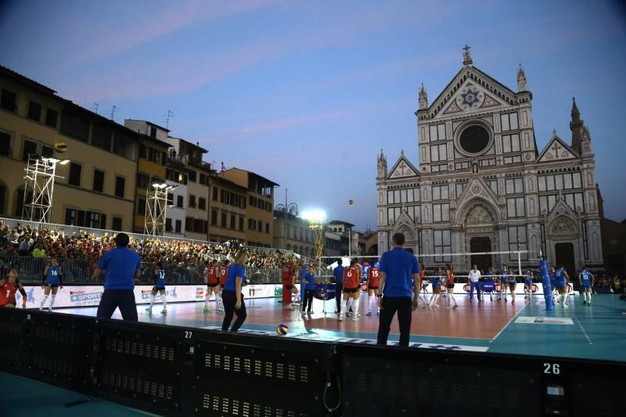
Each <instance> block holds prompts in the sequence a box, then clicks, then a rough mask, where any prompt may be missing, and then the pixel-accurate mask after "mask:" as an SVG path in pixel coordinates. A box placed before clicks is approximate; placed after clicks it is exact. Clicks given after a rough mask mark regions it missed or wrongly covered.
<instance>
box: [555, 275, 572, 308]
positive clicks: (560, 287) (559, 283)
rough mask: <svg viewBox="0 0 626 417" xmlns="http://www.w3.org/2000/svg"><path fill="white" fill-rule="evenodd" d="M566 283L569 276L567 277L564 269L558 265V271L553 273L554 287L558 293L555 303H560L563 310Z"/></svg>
mask: <svg viewBox="0 0 626 417" xmlns="http://www.w3.org/2000/svg"><path fill="white" fill-rule="evenodd" d="M567 281H569V275H567V271H566V270H565V267H564V266H563V265H559V269H557V270H556V272H555V273H554V285H555V286H556V289H557V291H558V292H559V295H558V297H557V300H556V302H557V303H560V302H562V303H563V308H567Z"/></svg>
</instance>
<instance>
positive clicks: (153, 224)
mask: <svg viewBox="0 0 626 417" xmlns="http://www.w3.org/2000/svg"><path fill="white" fill-rule="evenodd" d="M176 187H178V185H168V184H166V183H164V182H162V183H159V182H155V183H152V190H150V189H149V188H148V189H147V190H146V215H145V221H144V233H145V234H147V235H152V236H161V235H163V233H164V232H165V222H166V221H167V206H168V201H167V192H168V191H171V190H173V189H175V188H176Z"/></svg>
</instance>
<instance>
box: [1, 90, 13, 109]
mask: <svg viewBox="0 0 626 417" xmlns="http://www.w3.org/2000/svg"><path fill="white" fill-rule="evenodd" d="M15 103H16V95H15V93H14V92H12V91H9V90H2V97H1V98H0V107H1V108H3V109H5V110H8V111H11V112H15V109H16V108H17V106H16V105H15Z"/></svg>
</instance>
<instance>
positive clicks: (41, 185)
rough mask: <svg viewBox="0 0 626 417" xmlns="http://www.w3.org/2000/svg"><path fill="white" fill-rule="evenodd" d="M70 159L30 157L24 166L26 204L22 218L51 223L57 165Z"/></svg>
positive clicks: (23, 207)
mask: <svg viewBox="0 0 626 417" xmlns="http://www.w3.org/2000/svg"><path fill="white" fill-rule="evenodd" d="M69 162H70V160H69V159H56V158H40V157H39V156H37V157H33V156H30V155H29V157H28V165H26V168H24V171H25V172H26V175H24V200H23V202H24V204H23V205H22V219H23V220H29V221H32V222H37V223H50V211H51V209H52V198H53V196H54V180H55V178H63V177H59V176H57V175H56V170H57V165H66V164H68V163H69Z"/></svg>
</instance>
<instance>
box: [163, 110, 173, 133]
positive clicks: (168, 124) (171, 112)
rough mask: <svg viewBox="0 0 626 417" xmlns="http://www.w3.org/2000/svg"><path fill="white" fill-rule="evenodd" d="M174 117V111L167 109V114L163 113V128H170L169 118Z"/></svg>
mask: <svg viewBox="0 0 626 417" xmlns="http://www.w3.org/2000/svg"><path fill="white" fill-rule="evenodd" d="M173 117H174V112H173V111H171V110H168V111H167V114H166V115H165V128H166V129H169V128H170V119H171V118H173Z"/></svg>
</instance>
